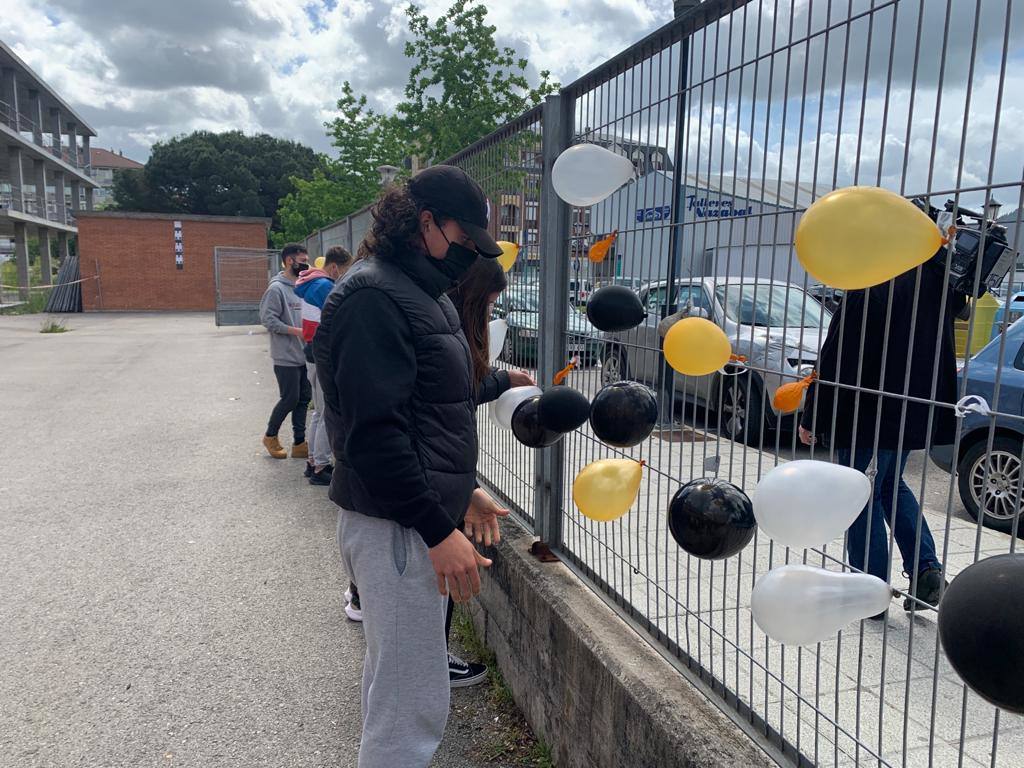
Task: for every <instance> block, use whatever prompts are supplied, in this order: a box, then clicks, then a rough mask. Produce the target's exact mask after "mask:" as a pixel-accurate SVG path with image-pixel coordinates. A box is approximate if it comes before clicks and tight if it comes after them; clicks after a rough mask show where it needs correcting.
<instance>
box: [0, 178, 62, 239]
mask: <svg viewBox="0 0 1024 768" xmlns="http://www.w3.org/2000/svg"><path fill="white" fill-rule="evenodd" d="M0 217H2V218H3V219H7V220H15V221H21V222H24V223H26V224H34V225H36V226H47V225H52V226H53V228H54V229H58V230H64V231H67V232H74V231H75V229H76V227H77V221H76V218H75V210H74V208H73V207H72V206H70V205H67V202H66V201H65V203H64V204H58V203H57V202H56V201H55V200H52V199H48V200H46V202H45V204H44V203H43V202H42V201H40V200H39V198H38V197H37V196H36V193H35V191H34V190H32V191H30V190H27V189H22V188H20V187H17V186H14V185H12V184H6V183H4V182H2V181H0Z"/></svg>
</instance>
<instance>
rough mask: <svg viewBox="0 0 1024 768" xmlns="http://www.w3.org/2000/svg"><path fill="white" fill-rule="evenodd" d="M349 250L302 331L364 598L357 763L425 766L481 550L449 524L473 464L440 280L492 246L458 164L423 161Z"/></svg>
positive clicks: (454, 333)
mask: <svg viewBox="0 0 1024 768" xmlns="http://www.w3.org/2000/svg"><path fill="white" fill-rule="evenodd" d="M372 213H373V219H374V222H373V225H372V227H371V231H370V232H369V234H368V235H367V238H366V240H365V241H364V243H363V245H362V247H361V249H360V251H361V254H360V255H361V257H362V258H361V260H360V262H359V263H358V264H357V265H356V266H355V267H353V268H352V270H351V271H350V272H349V273H348V275H346V276H345V278H344V279H343V280H342V281H340V282H339V283H338V285H337V286H335V288H334V290H333V291H332V292H331V294H330V296H329V297H328V299H327V302H326V304H325V305H324V309H323V312H322V314H321V320H320V327H319V328H318V329H317V332H316V336H315V337H314V341H313V354H314V357H315V358H316V364H317V374H318V376H319V377H320V383H321V386H322V388H323V391H324V401H325V418H326V419H327V426H328V432H329V434H330V435H331V438H332V448H333V452H334V456H335V461H336V469H335V472H334V475H333V477H332V480H331V488H330V497H331V499H332V500H333V501H334V502H335V503H337V504H338V505H339V506H340V507H341V510H340V511H339V514H338V539H339V546H340V547H341V553H342V559H343V561H344V563H345V566H346V568H347V569H348V571H349V573H350V574H351V576H352V578H353V580H354V581H355V582H356V583H357V584H359V588H360V592H361V594H362V597H363V603H362V613H363V626H364V631H365V635H366V642H367V652H366V659H365V662H364V663H365V665H366V666H365V669H364V672H363V733H362V739H361V744H360V750H359V765H360V768H384V767H386V768H391V767H392V766H397V765H401V766H408V767H409V768H421V767H425V766H426V765H427V764H428V763H429V762H430V760H431V758H432V756H433V754H434V752H435V750H436V749H437V745H438V744H439V743H440V740H441V737H442V735H443V732H444V725H445V722H446V721H447V717H448V704H449V695H450V684H449V673H448V669H447V663H446V650H445V648H446V643H445V635H444V624H445V603H446V599H445V598H446V597H447V595H448V594H449V592H450V593H451V596H452V598H453V599H454V600H455V601H456V602H465V601H467V600H470V599H471V598H472V597H473V596H474V595H476V594H478V593H479V591H480V576H479V571H478V568H479V567H480V566H487V565H490V561H489V560H487V559H486V558H483V557H482V556H480V555H479V554H478V553H477V551H476V549H475V548H474V547H473V545H472V543H471V542H470V541H469V539H467V538H466V536H465V535H464V534H463V533H462V532H461V531H459V530H458V523H459V521H460V520H461V519H462V516H463V513H464V512H465V510H466V508H467V506H468V505H469V501H470V497H471V496H472V494H473V488H474V485H475V476H476V459H477V439H476V423H475V416H474V410H475V396H474V395H475V392H474V390H475V387H474V384H473V377H472V367H471V357H470V349H469V345H468V344H467V342H466V337H465V335H464V334H463V332H462V328H461V327H460V323H459V318H458V314H457V313H456V311H455V308H454V306H453V305H452V302H451V300H450V299H449V298H448V297H447V296H446V295H445V292H446V291H447V290H449V289H450V288H451V287H452V286H453V285H454V284H456V283H457V282H458V281H459V280H460V279H461V278H462V277H463V276H464V275H465V273H466V271H467V270H468V269H469V268H470V267H471V266H472V265H473V264H474V263H475V262H476V260H477V258H478V254H482V255H484V256H488V257H491V258H494V257H497V256H498V255H500V253H501V249H500V248H498V246H497V244H496V243H495V242H494V239H493V238H492V237H491V236H490V235H489V234H488V232H487V229H486V227H487V201H486V198H485V197H484V194H483V191H482V190H481V189H480V187H479V186H478V185H477V184H476V182H474V181H473V180H472V179H471V178H470V177H469V176H468V175H467V174H466V173H465V172H464V171H462V170H461V169H459V168H454V167H451V166H434V167H432V168H428V169H427V170H425V171H422V172H421V173H419V174H418V175H416V176H415V177H413V178H412V179H411V180H409V182H408V183H407V184H405V185H402V186H399V187H392V188H389V189H388V190H387V191H386V192H385V193H384V195H383V196H382V197H381V199H380V200H379V201H378V203H377V204H376V206H375V207H374V209H373V211H372Z"/></svg>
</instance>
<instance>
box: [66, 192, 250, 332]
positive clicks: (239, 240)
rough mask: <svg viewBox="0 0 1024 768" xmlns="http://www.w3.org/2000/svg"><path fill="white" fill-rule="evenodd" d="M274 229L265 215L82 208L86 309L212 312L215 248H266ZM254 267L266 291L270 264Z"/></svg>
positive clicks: (80, 246) (80, 230)
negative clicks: (269, 234)
mask: <svg viewBox="0 0 1024 768" xmlns="http://www.w3.org/2000/svg"><path fill="white" fill-rule="evenodd" d="M269 227H270V219H263V218H249V217H239V216H193V215H187V214H173V213H132V212H125V211H88V212H84V211H83V212H81V213H80V214H79V219H78V251H79V258H80V270H81V276H82V279H83V280H84V282H83V283H82V308H83V309H84V310H85V311H86V312H89V311H95V310H140V311H145V310H196V311H208V312H212V311H213V310H214V308H215V307H214V305H215V301H216V288H215V278H214V268H213V254H214V248H215V247H217V246H224V247H235V248H257V249H264V248H266V247H267V230H268V229H269ZM179 235H180V236H179ZM251 264H253V269H256V270H258V271H259V274H258V275H256V274H254V275H253V276H252V278H253V279H252V281H251V283H252V284H254V285H255V284H257V283H258V284H259V286H260V288H259V292H260V293H262V292H263V290H264V289H265V288H266V285H267V273H266V266H265V264H266V262H263V264H262V265H260V263H259V262H251ZM234 268H235V269H237V268H238V267H237V266H235V267H234ZM97 274H98V275H99V278H98V279H95V280H94V279H90V278H92V277H94V276H95V275H97Z"/></svg>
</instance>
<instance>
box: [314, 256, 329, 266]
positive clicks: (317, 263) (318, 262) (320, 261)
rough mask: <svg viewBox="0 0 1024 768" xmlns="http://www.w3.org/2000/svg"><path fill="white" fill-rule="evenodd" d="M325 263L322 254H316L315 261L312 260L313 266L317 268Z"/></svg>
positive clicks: (325, 260)
mask: <svg viewBox="0 0 1024 768" xmlns="http://www.w3.org/2000/svg"><path fill="white" fill-rule="evenodd" d="M326 263H327V259H325V258H324V257H323V256H317V257H316V261H314V262H313V266H314V267H316V268H317V269H323V268H324V264H326Z"/></svg>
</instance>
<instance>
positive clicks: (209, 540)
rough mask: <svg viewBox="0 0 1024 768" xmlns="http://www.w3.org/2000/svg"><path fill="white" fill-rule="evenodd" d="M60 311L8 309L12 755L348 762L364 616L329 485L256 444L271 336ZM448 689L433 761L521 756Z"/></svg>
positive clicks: (5, 614) (3, 637)
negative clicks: (43, 330) (351, 585)
mask: <svg viewBox="0 0 1024 768" xmlns="http://www.w3.org/2000/svg"><path fill="white" fill-rule="evenodd" d="M67 319H68V324H69V326H70V327H71V328H73V331H72V332H71V333H65V334H62V335H42V334H39V333H38V330H39V325H40V323H41V322H42V316H38V315H37V316H22V317H0V360H2V361H3V364H2V365H0V391H2V392H4V394H5V397H4V406H3V420H2V423H3V435H4V437H5V439H4V441H3V442H2V443H0V467H2V471H0V530H2V531H3V535H2V536H0V584H2V585H3V599H2V600H0V626H2V627H3V628H4V631H3V632H0V668H2V669H3V670H4V674H3V675H0V754H3V755H4V759H3V761H2V762H3V764H4V765H5V766H10V767H11V768H28V767H29V766H55V765H59V766H62V768H70V767H71V766H89V767H90V768H94V767H96V766H132V767H134V766H156V765H168V766H173V765H187V766H196V767H197V768H215V767H217V766H246V767H248V766H275V767H276V766H303V768H308V767H311V766H332V768H333V767H336V766H355V764H356V750H357V748H358V738H359V721H360V711H359V710H360V708H359V682H360V674H361V668H362V665H361V660H362V655H363V649H364V645H363V638H362V631H361V629H360V626H359V625H358V624H354V623H351V622H348V621H347V620H346V619H345V616H344V613H343V611H342V607H343V604H342V592H343V591H344V587H345V586H346V585H347V583H348V577H347V576H346V575H345V574H343V573H342V570H341V564H340V559H339V557H338V552H337V545H336V543H335V532H334V531H335V527H334V526H335V507H334V505H333V504H332V503H331V502H330V501H328V499H327V496H326V489H324V488H319V487H316V488H315V487H311V486H310V485H308V483H307V482H306V481H305V479H304V478H303V477H302V469H303V467H302V462H301V461H298V460H292V459H289V460H287V461H274V460H272V459H270V458H269V457H268V456H266V455H265V453H264V452H263V449H262V447H261V446H260V444H259V436H260V434H261V431H262V428H263V426H264V424H265V421H266V417H267V415H268V413H269V411H270V407H271V405H272V403H273V402H274V400H275V399H276V386H275V384H274V378H273V374H272V371H271V367H270V366H271V363H270V360H269V358H268V357H267V351H266V347H267V340H266V337H265V336H264V335H262V329H250V328H221V329H218V328H216V327H215V326H214V323H213V318H212V316H210V315H207V314H153V315H115V314H110V315H103V314H100V315H71V316H69V317H68V318H67ZM250 330H255V334H254V335H250ZM282 434H283V435H284V433H282ZM286 438H290V435H287V436H286ZM286 442H288V440H286ZM452 704H453V714H452V717H451V719H450V720H449V724H448V730H447V735H446V740H445V742H444V743H443V745H442V748H441V750H440V751H439V753H438V756H437V758H436V760H435V765H437V766H444V767H445V768H475V766H479V765H485V764H486V765H487V766H501V765H520V764H522V763H520V762H502V760H500V759H499V760H497V761H491V762H486V763H485V762H484V761H483V759H482V758H474V757H472V755H477V754H483V753H485V752H487V751H488V750H489V749H491V744H489V742H488V740H489V739H493V738H494V730H495V729H496V728H499V727H500V725H501V723H499V724H498V725H495V723H494V718H495V717H498V718H499V719H500V720H503V719H505V718H506V714H505V713H504V712H499V711H496V710H494V709H493V707H492V706H491V705H490V703H489V699H488V696H487V695H486V688H485V687H484V686H481V687H477V688H473V689H464V690H461V691H456V692H454V695H453V697H452Z"/></svg>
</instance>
